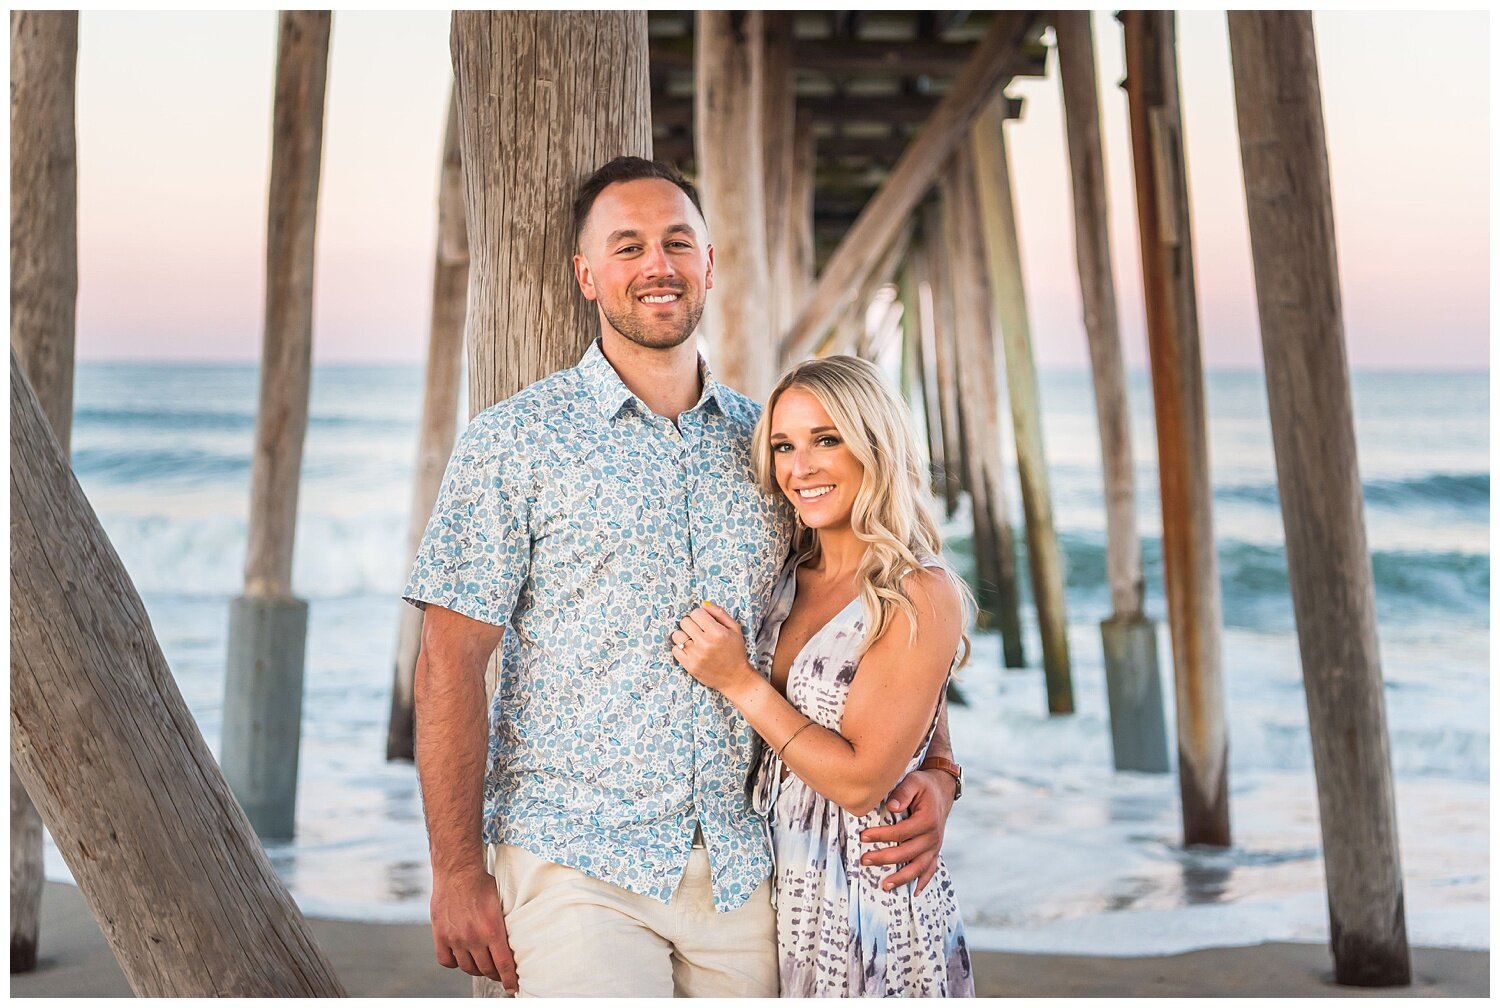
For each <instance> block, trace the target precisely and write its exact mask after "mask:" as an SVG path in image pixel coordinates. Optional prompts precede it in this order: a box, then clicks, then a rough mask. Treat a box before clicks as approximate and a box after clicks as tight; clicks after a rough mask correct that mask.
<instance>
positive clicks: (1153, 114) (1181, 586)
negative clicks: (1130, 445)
mask: <svg viewBox="0 0 1500 1008" xmlns="http://www.w3.org/2000/svg"><path fill="white" fill-rule="evenodd" d="M1120 21H1121V23H1122V24H1123V25H1124V28H1125V74H1126V80H1125V90H1126V94H1127V95H1128V97H1129V105H1130V147H1131V158H1132V162H1133V164H1134V166H1135V197H1136V217H1137V220H1138V226H1139V230H1140V237H1141V274H1142V280H1143V282H1144V285H1145V302H1146V334H1147V340H1148V343H1149V345H1150V351H1151V387H1152V393H1153V397H1154V399H1155V404H1156V440H1157V459H1158V465H1159V467H1160V471H1161V521H1162V565H1163V567H1164V568H1165V576H1166V588H1167V614H1168V618H1169V621H1170V623H1171V632H1172V662H1173V665H1174V667H1175V670H1176V677H1175V678H1176V690H1177V752H1178V761H1177V762H1178V776H1179V786H1180V789H1181V794H1182V823H1183V842H1184V843H1186V844H1204V845H1209V846H1216V847H1227V846H1228V845H1229V842H1230V833H1229V772H1228V771H1229V766H1228V761H1229V737H1228V731H1227V728H1226V725H1225V720H1224V678H1223V656H1222V654H1221V651H1220V641H1219V633H1220V626H1221V625H1222V621H1223V620H1222V607H1221V603H1220V595H1219V565H1218V558H1217V556H1216V554H1215V552H1214V536H1213V488H1212V486H1211V484H1210V480H1209V470H1208V428H1207V407H1206V405H1205V402H1204V391H1203V362H1202V356H1201V349H1200V347H1199V343H1198V303H1197V294H1196V291H1195V289H1194V279H1193V249H1192V229H1191V227H1190V221H1189V214H1188V190H1187V169H1186V164H1185V161H1184V158H1183V139H1182V111H1181V108H1180V106H1179V102H1178V90H1177V40H1176V20H1175V16H1174V15H1173V14H1172V13H1171V12H1164V11H1126V12H1124V13H1122V14H1121V15H1120Z"/></svg>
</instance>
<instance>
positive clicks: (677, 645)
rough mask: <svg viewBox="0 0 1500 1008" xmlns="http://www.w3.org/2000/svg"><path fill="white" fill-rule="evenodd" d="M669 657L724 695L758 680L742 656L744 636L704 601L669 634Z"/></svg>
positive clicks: (755, 673) (725, 614)
mask: <svg viewBox="0 0 1500 1008" xmlns="http://www.w3.org/2000/svg"><path fill="white" fill-rule="evenodd" d="M672 657H673V658H675V659H677V664H679V665H681V666H682V667H683V668H685V669H687V672H688V675H690V676H692V677H693V678H694V679H696V680H698V681H699V682H701V683H702V684H703V685H705V686H707V687H709V688H710V689H716V690H718V691H719V692H720V693H724V694H726V695H728V694H732V693H734V692H735V690H736V689H738V688H740V687H743V686H745V685H748V684H750V683H752V682H754V681H755V680H757V679H759V678H760V674H759V673H758V672H756V671H755V669H753V668H752V667H751V666H750V662H749V660H748V658H747V657H746V655H745V634H744V632H743V631H742V630H741V629H740V625H739V624H738V623H736V622H735V621H734V619H733V618H732V617H731V616H730V615H729V613H727V612H725V611H724V610H723V609H721V608H719V607H718V606H716V605H714V604H713V603H712V602H705V603H703V604H702V605H701V606H699V607H698V608H696V609H694V610H693V611H692V612H690V613H688V614H687V615H686V616H684V617H683V618H682V622H681V623H679V624H678V625H677V629H676V630H673V631H672Z"/></svg>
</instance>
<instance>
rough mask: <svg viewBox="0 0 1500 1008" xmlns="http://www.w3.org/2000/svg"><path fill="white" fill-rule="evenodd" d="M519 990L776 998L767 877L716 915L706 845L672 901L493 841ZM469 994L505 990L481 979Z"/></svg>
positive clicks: (491, 853)
mask: <svg viewBox="0 0 1500 1008" xmlns="http://www.w3.org/2000/svg"><path fill="white" fill-rule="evenodd" d="M487 857H488V861H489V870H490V874H492V875H494V876H495V885H496V887H497V888H498V889H499V892H500V909H501V911H502V912H503V913H504V914H505V928H506V931H507V932H509V934H510V947H511V951H512V952H514V953H515V956H516V973H517V975H518V977H519V980H520V991H519V993H518V995H517V996H518V997H775V996H776V995H777V991H778V985H779V979H778V973H777V962H776V912H775V911H774V910H773V909H772V907H771V883H770V881H769V880H767V881H766V882H764V883H762V884H761V887H760V888H759V889H757V890H756V891H755V893H754V894H753V895H752V896H751V897H750V899H749V901H747V902H746V903H745V904H744V905H743V906H741V907H738V908H737V909H734V910H731V911H729V912H728V913H715V912H714V905H713V890H712V886H711V883H710V880H709V866H708V852H707V851H706V850H703V849H702V848H694V850H693V852H692V855H691V857H689V859H688V864H687V870H686V871H685V872H684V873H683V876H682V881H681V882H680V883H679V884H678V886H677V892H676V893H675V894H673V896H672V902H671V904H670V905H668V904H663V903H661V902H659V901H658V900H654V899H652V898H651V897H649V896H640V895H637V894H636V893H633V892H629V891H628V890H625V889H621V888H620V887H619V886H616V885H611V884H609V883H608V882H601V881H599V880H598V879H596V878H593V877H591V876H589V875H585V874H584V873H583V872H581V871H578V870H577V869H576V868H568V867H564V866H563V865H558V864H553V863H552V862H550V861H544V860H542V859H541V858H539V857H537V856H536V855H534V854H531V853H530V852H528V851H525V850H522V849H521V848H519V847H515V846H512V845H511V844H490V845H489V847H488V852H487ZM474 996H475V997H505V996H506V994H505V989H504V988H503V987H501V986H500V985H499V984H498V983H495V982H494V981H493V980H488V979H486V978H484V977H478V978H476V979H475V981H474Z"/></svg>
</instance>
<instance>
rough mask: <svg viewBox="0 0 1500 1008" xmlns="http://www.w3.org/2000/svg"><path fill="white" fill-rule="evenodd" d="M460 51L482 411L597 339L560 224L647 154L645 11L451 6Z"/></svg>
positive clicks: (472, 368)
mask: <svg viewBox="0 0 1500 1008" xmlns="http://www.w3.org/2000/svg"><path fill="white" fill-rule="evenodd" d="M452 49H453V67H454V80H455V84H456V87H457V93H458V121H459V136H460V144H461V148H462V156H463V165H464V199H465V203H466V206H467V216H466V219H467V226H468V235H469V304H468V316H467V322H466V325H465V331H466V332H467V333H468V354H469V358H468V360H469V371H468V375H469V388H468V391H469V400H468V401H469V413H470V416H473V415H474V414H475V413H478V412H479V411H481V410H483V409H486V408H487V407H489V406H492V405H494V404H495V403H497V402H499V401H500V400H501V399H505V398H507V397H509V396H512V395H515V394H516V393H517V392H519V391H520V390H521V389H523V388H525V387H526V386H527V385H529V384H531V383H532V382H534V381H537V380H539V379H541V378H543V377H545V376H547V375H549V374H551V373H552V372H554V371H559V370H561V369H563V368H569V367H572V366H573V365H575V364H577V363H578V359H579V358H580V357H582V356H583V353H584V351H585V350H587V349H588V346H589V344H590V343H591V342H593V340H594V339H596V338H597V337H598V333H599V323H598V314H597V310H596V309H595V307H594V305H593V304H592V303H590V302H589V301H586V300H584V298H583V295H582V294H581V293H579V290H578V284H577V282H576V281H575V280H574V279H573V269H572V262H573V252H574V247H573V240H572V235H571V233H570V229H569V228H568V227H567V226H565V224H564V222H566V221H568V220H569V219H570V215H571V213H572V201H573V195H574V190H575V189H576V187H577V185H578V184H579V183H580V182H582V181H583V179H584V178H586V177H587V176H588V175H590V174H591V173H592V172H593V171H594V170H595V169H596V168H598V167H599V166H600V165H602V164H604V163H605V162H606V161H609V160H610V159H611V158H614V157H617V156H619V155H633V156H636V157H646V158H649V157H650V156H651V101H650V83H649V78H648V76H647V65H646V63H647V57H646V51H647V50H646V15H645V14H644V13H639V12H624V11H620V12H603V13H600V12H585V11H549V12H545V13H536V12H526V11H455V12H454V14H453V30H452ZM580 52H587V53H589V54H590V59H587V60H580V59H578V58H577V54H578V53H580ZM522 54H524V56H525V58H524V59H522V58H518V56H519V55H522ZM600 95H608V96H609V100H608V101H599V100H598V98H599V96H600ZM537 122H547V123H549V124H551V126H552V128H551V129H548V130H537V129H536V128H535V124H536V123H537ZM716 296H717V294H716Z"/></svg>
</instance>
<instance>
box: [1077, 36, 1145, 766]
mask: <svg viewBox="0 0 1500 1008" xmlns="http://www.w3.org/2000/svg"><path fill="white" fill-rule="evenodd" d="M1092 17H1093V16H1092V15H1091V14H1090V13H1089V12H1088V11H1057V12H1056V13H1054V15H1053V22H1052V26H1053V31H1054V32H1055V33H1056V38H1057V65H1058V76H1059V77H1060V78H1061V82H1062V97H1063V111H1064V120H1065V122H1064V125H1065V126H1066V131H1067V142H1068V165H1069V168H1070V172H1071V179H1072V186H1073V227H1074V249H1075V252H1076V254H1077V260H1078V281H1079V286H1080V290H1081V294H1082V302H1083V324H1084V330H1085V331H1086V333H1087V335H1088V344H1089V365H1090V370H1091V373H1092V375H1093V385H1094V415H1095V417H1096V419H1097V421H1098V424H1099V446H1100V451H1099V454H1100V459H1101V462H1102V467H1103V471H1104V523H1105V572H1106V577H1107V578H1108V581H1109V597H1110V603H1111V608H1112V611H1111V614H1110V616H1109V618H1108V619H1106V620H1104V621H1103V622H1102V623H1100V626H1099V630H1100V633H1101V635H1102V636H1103V642H1104V676H1105V683H1106V686H1107V695H1108V698H1109V729H1110V740H1111V743H1112V749H1113V754H1114V765H1115V769H1116V770H1135V771H1141V772H1148V773H1166V772H1168V771H1169V770H1170V769H1171V757H1170V754H1169V752H1168V749H1167V727H1166V711H1165V708H1164V705H1163V697H1162V687H1161V670H1160V668H1159V667H1158V664H1157V658H1156V624H1155V622H1154V621H1152V620H1151V619H1149V618H1147V616H1146V614H1145V576H1144V574H1143V573H1142V570H1141V540H1140V535H1139V533H1138V532H1137V529H1136V508H1135V456H1134V453H1133V451H1132V449H1131V437H1130V408H1129V404H1128V399H1127V396H1126V386H1125V362H1124V356H1123V354H1122V352H1121V348H1120V328H1119V317H1118V313H1117V312H1116V308H1115V281H1114V269H1113V266H1112V264H1111V260H1110V250H1109V204H1108V199H1107V196H1106V193H1105V188H1104V145H1103V143H1102V141H1101V139H1100V131H1099V86H1098V82H1097V78H1096V74H1095V71H1094V30H1093V23H1092Z"/></svg>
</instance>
